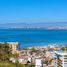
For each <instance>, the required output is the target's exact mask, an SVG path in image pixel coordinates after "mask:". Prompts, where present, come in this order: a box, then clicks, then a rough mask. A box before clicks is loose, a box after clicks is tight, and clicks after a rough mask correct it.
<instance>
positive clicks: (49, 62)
mask: <svg viewBox="0 0 67 67" xmlns="http://www.w3.org/2000/svg"><path fill="white" fill-rule="evenodd" d="M52 60H53V59H50V60H45V62H44V63H45V64H46V65H47V66H48V65H49V64H51V63H52Z"/></svg>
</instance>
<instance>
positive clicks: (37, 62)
mask: <svg viewBox="0 0 67 67" xmlns="http://www.w3.org/2000/svg"><path fill="white" fill-rule="evenodd" d="M35 67H43V63H42V59H40V58H36V59H35Z"/></svg>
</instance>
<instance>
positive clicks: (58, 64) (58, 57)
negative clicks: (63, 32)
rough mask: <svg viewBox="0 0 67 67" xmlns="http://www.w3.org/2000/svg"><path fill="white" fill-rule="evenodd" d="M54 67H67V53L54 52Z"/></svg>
mask: <svg viewBox="0 0 67 67" xmlns="http://www.w3.org/2000/svg"><path fill="white" fill-rule="evenodd" d="M54 63H55V64H54V67H67V52H55V62H54Z"/></svg>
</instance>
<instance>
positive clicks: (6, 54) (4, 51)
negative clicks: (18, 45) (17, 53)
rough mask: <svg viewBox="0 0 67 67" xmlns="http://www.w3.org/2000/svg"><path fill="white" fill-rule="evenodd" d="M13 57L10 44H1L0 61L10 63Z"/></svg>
mask: <svg viewBox="0 0 67 67" xmlns="http://www.w3.org/2000/svg"><path fill="white" fill-rule="evenodd" d="M10 56H11V50H10V48H9V44H7V43H0V61H6V60H7V61H8V60H9V58H10Z"/></svg>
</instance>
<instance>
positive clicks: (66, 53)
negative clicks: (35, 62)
mask: <svg viewBox="0 0 67 67" xmlns="http://www.w3.org/2000/svg"><path fill="white" fill-rule="evenodd" d="M55 53H56V54H58V55H67V52H66V51H64V52H58V51H55Z"/></svg>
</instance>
